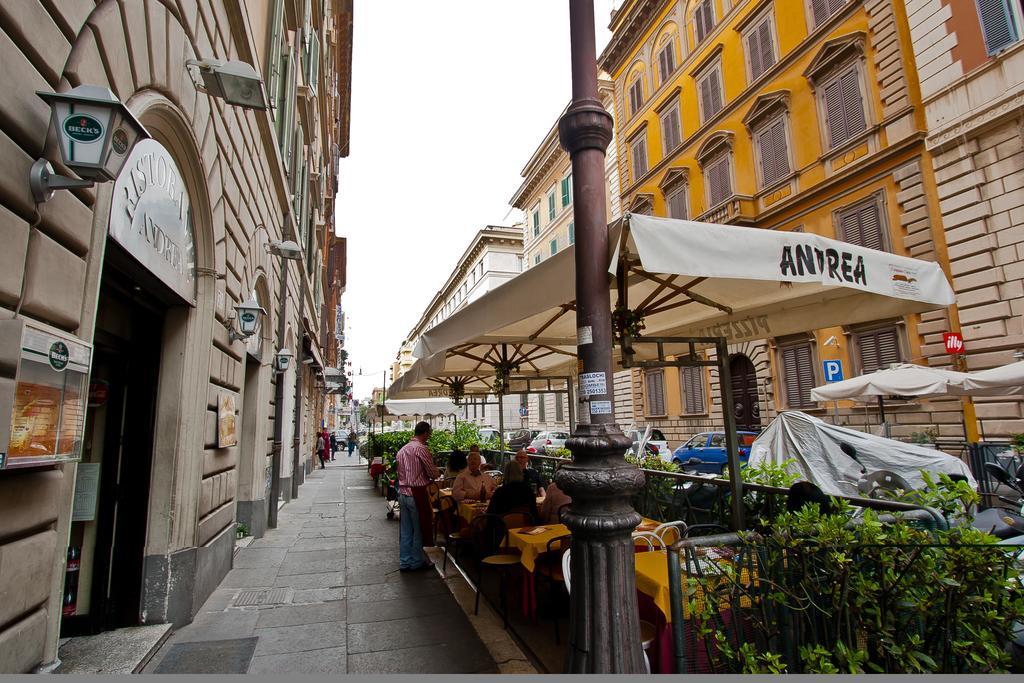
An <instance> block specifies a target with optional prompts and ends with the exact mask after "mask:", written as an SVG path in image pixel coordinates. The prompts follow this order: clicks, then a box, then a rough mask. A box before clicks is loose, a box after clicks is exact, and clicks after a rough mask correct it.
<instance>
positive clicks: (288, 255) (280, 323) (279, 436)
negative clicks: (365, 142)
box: [267, 240, 302, 529]
mask: <svg viewBox="0 0 1024 683" xmlns="http://www.w3.org/2000/svg"><path fill="white" fill-rule="evenodd" d="M267 250H268V251H269V252H270V253H271V254H273V255H275V256H278V257H280V258H281V290H280V291H281V294H280V303H279V304H278V314H277V348H278V349H283V348H284V337H285V334H286V332H287V324H286V323H287V316H286V304H287V302H288V261H297V260H298V259H301V258H302V251H301V250H300V249H299V245H298V244H296V243H295V242H292V241H290V240H289V241H287V242H272V243H271V244H270V245H269V246H268V247H267ZM285 369H287V364H285V366H284V367H283V368H282V366H281V364H280V363H278V364H277V367H276V368H275V371H276V373H277V383H276V384H277V386H276V387H275V389H274V446H273V448H272V455H271V459H270V500H269V501H267V502H268V506H269V509H268V510H267V526H268V527H269V528H271V529H276V528H277V501H278V499H279V498H280V497H281V447H282V443H281V442H282V440H283V439H284V372H285ZM293 476H294V474H293Z"/></svg>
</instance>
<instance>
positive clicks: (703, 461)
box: [672, 432, 757, 474]
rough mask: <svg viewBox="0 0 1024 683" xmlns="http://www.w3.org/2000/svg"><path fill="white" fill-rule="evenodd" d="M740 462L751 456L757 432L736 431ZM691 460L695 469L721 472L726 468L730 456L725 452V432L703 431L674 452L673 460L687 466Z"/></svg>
mask: <svg viewBox="0 0 1024 683" xmlns="http://www.w3.org/2000/svg"><path fill="white" fill-rule="evenodd" d="M736 435H737V436H738V437H739V441H738V443H737V446H738V449H739V454H740V463H741V464H746V462H747V458H749V457H750V446H751V444H753V443H754V439H756V438H757V432H736ZM691 461H699V464H698V463H696V462H693V463H692V464H693V465H694V469H695V470H697V471H700V472H712V473H714V474H719V473H721V472H722V470H723V469H724V468H725V463H726V462H727V461H728V457H727V455H726V452H725V432H701V433H700V434H696V435H694V436H693V437H691V438H690V440H689V441H687V442H686V443H684V444H683V445H682V446H680V447H679V448H677V449H676V450H675V452H674V453H672V462H674V463H676V464H677V465H683V466H685V465H686V464H687V463H691Z"/></svg>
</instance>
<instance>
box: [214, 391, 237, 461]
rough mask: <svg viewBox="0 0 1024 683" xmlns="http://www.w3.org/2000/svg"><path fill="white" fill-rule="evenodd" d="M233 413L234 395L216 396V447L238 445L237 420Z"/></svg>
mask: <svg viewBox="0 0 1024 683" xmlns="http://www.w3.org/2000/svg"><path fill="white" fill-rule="evenodd" d="M236 417H237V416H236V415H235V395H234V394H229V393H221V394H220V395H218V396H217V448H228V447H230V446H237V445H238V421H237V420H236Z"/></svg>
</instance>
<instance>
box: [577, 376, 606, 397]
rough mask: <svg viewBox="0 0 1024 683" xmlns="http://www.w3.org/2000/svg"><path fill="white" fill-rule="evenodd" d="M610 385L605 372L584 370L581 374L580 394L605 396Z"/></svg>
mask: <svg viewBox="0 0 1024 683" xmlns="http://www.w3.org/2000/svg"><path fill="white" fill-rule="evenodd" d="M607 393H608V385H607V383H606V380H605V374H604V373H603V372H584V373H583V374H582V375H580V396H604V395H605V394H607Z"/></svg>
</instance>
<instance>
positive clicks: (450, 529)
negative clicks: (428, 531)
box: [434, 496, 470, 574]
mask: <svg viewBox="0 0 1024 683" xmlns="http://www.w3.org/2000/svg"><path fill="white" fill-rule="evenodd" d="M458 513H459V506H458V504H457V503H456V502H455V499H454V498H452V497H451V496H443V497H442V498H441V500H440V501H438V514H437V516H436V517H435V518H434V523H435V527H434V538H437V532H438V531H441V532H443V533H444V562H443V563H442V565H441V573H442V574H443V573H444V571H445V570H447V569H448V552H449V549H454V551H455V559H454V562H455V563H458V561H459V545H460V544H463V543H468V542H469V541H470V539H469V538H468V537H467V536H466V535H465V534H464V533H463V532H462V531H459V530H458V528H457V517H458Z"/></svg>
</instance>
